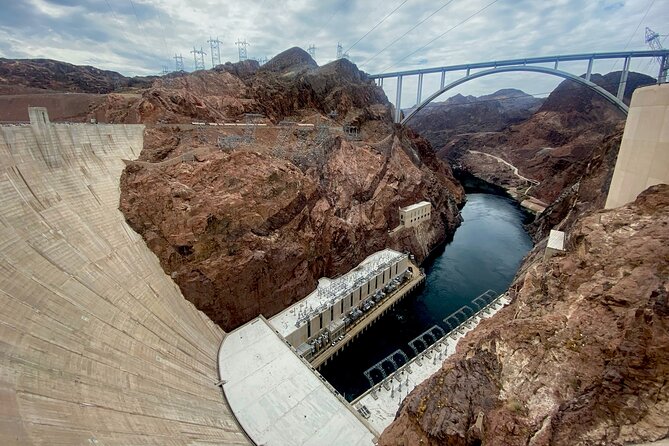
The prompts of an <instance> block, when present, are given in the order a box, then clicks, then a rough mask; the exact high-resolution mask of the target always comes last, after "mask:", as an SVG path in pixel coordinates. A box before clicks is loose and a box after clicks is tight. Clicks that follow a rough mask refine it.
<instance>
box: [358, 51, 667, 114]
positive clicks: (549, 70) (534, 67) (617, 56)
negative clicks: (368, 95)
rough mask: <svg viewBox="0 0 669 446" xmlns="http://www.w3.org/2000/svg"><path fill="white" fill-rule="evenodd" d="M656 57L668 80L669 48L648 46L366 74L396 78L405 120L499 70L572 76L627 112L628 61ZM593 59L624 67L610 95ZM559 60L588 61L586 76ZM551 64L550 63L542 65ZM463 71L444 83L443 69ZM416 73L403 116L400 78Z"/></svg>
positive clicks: (660, 78)
mask: <svg viewBox="0 0 669 446" xmlns="http://www.w3.org/2000/svg"><path fill="white" fill-rule="evenodd" d="M649 58H651V59H657V60H658V62H659V64H660V70H659V72H658V75H657V83H664V82H666V81H667V69H668V68H669V50H649V51H622V52H610V53H589V54H567V55H559V56H547V57H533V58H527V59H509V60H497V61H491V62H480V63H472V64H462V65H450V66H443V67H434V68H423V69H418V70H407V71H396V72H392V73H381V74H372V75H370V76H369V77H370V78H371V79H374V80H375V81H376V83H377V85H379V86H381V87H383V82H384V80H386V79H396V82H397V90H396V94H395V116H394V119H395V122H396V123H401V124H406V122H407V121H408V120H409V119H411V118H412V117H413V116H414V115H415V114H416V113H418V112H419V111H420V110H421V109H423V108H424V107H425V106H426V105H427V104H429V103H430V102H432V101H433V100H434V99H436V98H437V97H438V96H440V95H441V94H442V93H445V92H446V91H448V90H451V89H453V88H455V87H457V86H458V85H461V84H464V83H465V82H469V81H471V80H473V79H477V78H480V77H484V76H489V75H493V74H498V73H508V72H531V73H543V74H548V75H553V76H558V77H561V78H564V79H569V80H573V81H575V82H578V83H579V84H582V85H585V86H586V87H588V88H590V89H592V90H594V91H595V92H596V93H597V94H599V95H601V96H602V97H603V98H604V99H606V100H607V101H609V102H611V103H612V104H613V105H614V106H616V107H617V108H618V109H619V110H620V111H622V112H623V113H624V114H627V111H628V109H627V105H625V103H624V102H623V95H624V93H625V87H626V85H627V77H628V74H629V71H630V64H631V61H632V59H649ZM596 60H622V61H623V68H622V71H621V74H620V79H619V80H618V90H617V94H616V95H613V94H611V93H609V92H608V91H606V90H605V89H604V88H602V87H600V86H599V85H597V84H595V83H594V82H592V81H591V80H590V78H591V75H592V69H593V65H594V62H595V61H596ZM561 62H584V63H586V62H587V69H586V72H585V76H583V77H581V76H580V75H578V74H574V73H570V72H568V71H565V70H560V69H559V68H558V67H559V64H560V63H561ZM546 64H549V65H550V64H552V67H550V66H545V65H546ZM452 72H464V73H465V74H464V76H460V77H458V78H456V80H454V81H452V82H450V83H448V84H447V83H446V73H452ZM439 73H441V82H440V87H439V89H438V90H437V91H436V92H435V93H433V94H431V95H430V96H428V97H427V98H426V99H424V100H423V77H424V76H425V75H426V74H439ZM412 76H413V77H417V78H418V84H417V89H416V105H415V106H414V107H413V108H412V109H411V112H409V113H408V114H407V115H406V116H405V117H404V118H402V108H401V105H400V104H401V103H402V82H403V80H404V79H405V78H407V77H412Z"/></svg>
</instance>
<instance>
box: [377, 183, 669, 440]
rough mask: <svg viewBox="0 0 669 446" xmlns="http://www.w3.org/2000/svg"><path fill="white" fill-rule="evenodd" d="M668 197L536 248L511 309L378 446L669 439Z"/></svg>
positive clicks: (422, 393) (403, 412) (590, 220)
mask: <svg viewBox="0 0 669 446" xmlns="http://www.w3.org/2000/svg"><path fill="white" fill-rule="evenodd" d="M667 228H669V186H667V185H660V186H654V187H652V188H650V189H649V190H647V191H646V192H644V193H643V194H641V195H640V196H639V198H638V199H637V200H636V202H634V203H632V204H629V205H627V206H624V207H622V208H619V209H614V210H609V211H597V212H589V213H587V214H586V215H585V216H583V217H581V218H578V219H577V220H576V221H575V222H574V223H573V226H572V229H571V230H570V232H569V243H568V249H567V252H566V253H565V254H564V255H561V256H557V257H553V258H551V259H549V260H547V261H544V260H542V258H541V249H542V248H543V247H542V246H541V245H539V246H538V247H537V248H535V250H534V252H533V254H532V256H531V258H530V260H529V261H528V262H526V264H525V265H524V266H523V268H522V269H521V273H520V274H519V276H518V278H517V280H516V281H515V283H514V284H513V285H512V286H511V288H510V293H511V295H512V296H513V298H514V300H513V302H512V303H511V304H510V305H509V306H508V307H506V308H505V309H503V310H502V311H500V312H499V313H498V314H497V315H496V316H495V317H493V318H491V319H488V320H485V321H484V322H482V323H481V324H480V325H479V327H478V328H477V329H476V330H474V331H472V332H470V333H469V334H468V335H467V336H466V337H465V338H464V339H463V340H462V341H461V342H460V343H459V345H458V348H457V352H456V353H455V354H454V355H453V356H452V357H451V358H449V359H448V360H447V361H446V362H445V363H444V366H443V367H442V369H441V370H440V371H439V372H437V373H436V374H435V375H433V376H432V377H431V378H430V379H429V380H428V381H427V382H425V383H424V384H422V385H421V386H419V387H418V388H416V389H415V390H414V391H413V392H412V393H411V394H409V396H408V397H407V398H406V399H405V401H404V402H403V403H402V406H401V408H400V410H399V412H398V417H397V419H396V420H395V421H394V422H393V424H392V425H391V426H389V427H388V428H387V429H386V431H385V432H384V433H383V435H382V437H381V441H380V444H382V445H418V444H422V445H476V444H486V445H535V446H539V445H563V444H564V445H567V444H568V445H619V444H627V443H629V442H645V441H654V440H658V439H661V438H666V437H667V435H669V423H668V422H667V420H669V386H667V376H669V349H667V345H669V301H668V295H669V279H668V278H669V262H667V259H669V230H667Z"/></svg>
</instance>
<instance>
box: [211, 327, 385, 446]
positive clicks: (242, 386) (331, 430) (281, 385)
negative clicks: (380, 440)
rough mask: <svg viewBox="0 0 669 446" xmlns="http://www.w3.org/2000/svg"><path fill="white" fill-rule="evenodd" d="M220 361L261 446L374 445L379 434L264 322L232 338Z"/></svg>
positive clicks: (229, 390)
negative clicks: (288, 445)
mask: <svg viewBox="0 0 669 446" xmlns="http://www.w3.org/2000/svg"><path fill="white" fill-rule="evenodd" d="M218 362H219V374H220V378H221V380H223V381H225V383H224V384H223V391H224V392H225V396H226V398H227V400H228V403H229V405H230V408H231V409H232V412H233V413H234V415H235V417H236V418H237V420H238V421H239V423H240V424H241V425H242V427H243V428H244V431H245V432H246V433H247V435H249V437H251V439H252V440H253V441H254V442H255V444H258V445H265V446H272V445H281V446H283V445H287V444H290V445H304V446H307V445H314V446H322V445H325V444H327V445H372V444H374V443H373V442H374V438H375V435H376V433H374V432H372V430H370V428H368V427H367V425H365V423H364V422H363V421H362V419H361V418H359V417H358V415H356V414H355V413H354V412H353V409H352V408H351V407H350V406H349V405H348V404H347V403H345V402H344V401H343V400H341V399H340V398H338V397H337V396H335V394H334V393H333V392H332V391H331V390H330V388H329V387H327V385H326V384H325V382H324V381H322V380H321V378H319V377H318V376H317V375H316V373H315V372H314V371H312V369H311V368H309V367H308V366H307V364H306V363H305V362H303V361H302V360H301V359H300V358H299V357H298V356H297V354H296V353H294V352H293V351H292V350H291V349H290V348H289V347H288V345H287V344H286V343H285V342H284V341H283V340H282V339H281V338H280V337H279V336H277V334H276V333H275V332H274V330H272V328H271V327H270V326H269V324H268V323H267V322H266V320H265V319H264V318H262V317H259V318H256V319H254V320H252V321H251V322H249V323H247V324H245V325H243V326H242V327H240V328H238V329H236V330H234V331H233V332H231V333H229V334H228V335H227V336H226V338H225V339H224V340H223V343H222V344H221V349H220V350H219V354H218Z"/></svg>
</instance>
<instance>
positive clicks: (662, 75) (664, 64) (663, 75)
mask: <svg viewBox="0 0 669 446" xmlns="http://www.w3.org/2000/svg"><path fill="white" fill-rule="evenodd" d="M667 69H669V60H667V55H666V54H665V55H664V56H662V59H660V72H659V73H658V75H657V83H658V84H664V83H665V82H667Z"/></svg>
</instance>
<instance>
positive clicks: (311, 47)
mask: <svg viewBox="0 0 669 446" xmlns="http://www.w3.org/2000/svg"><path fill="white" fill-rule="evenodd" d="M307 53H309V55H310V56H311V58H312V59H314V60H316V45H314V44H311V45H309V49H308V50H307Z"/></svg>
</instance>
